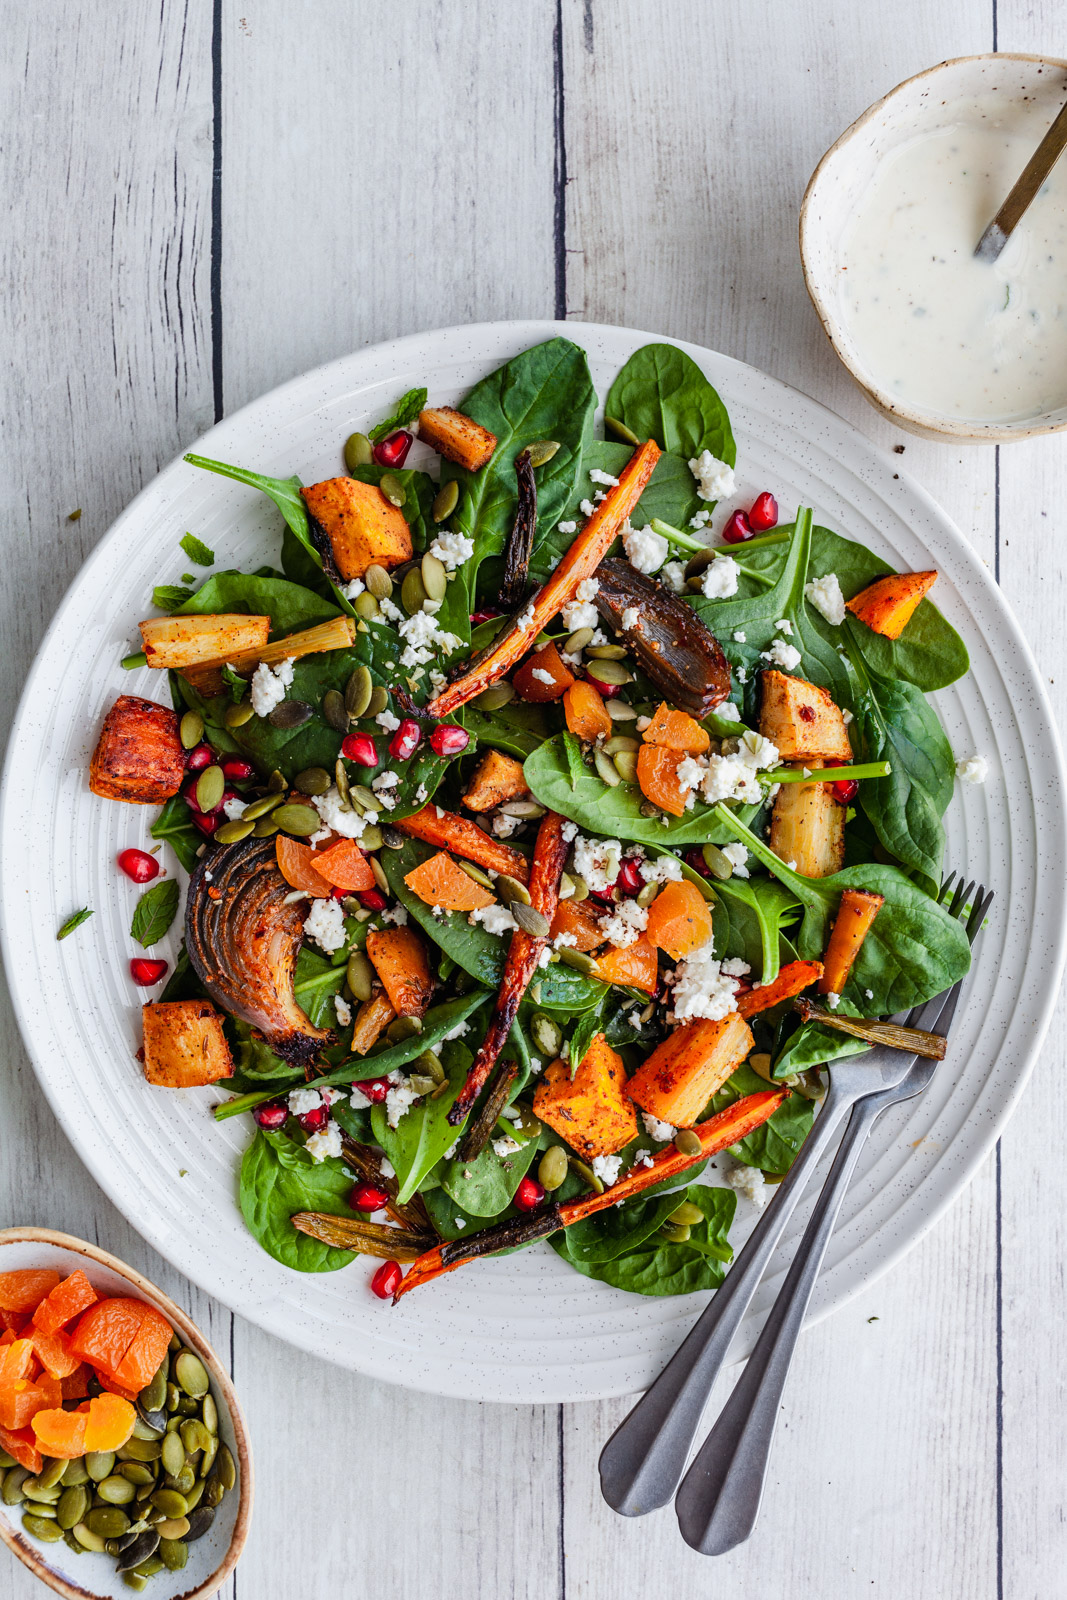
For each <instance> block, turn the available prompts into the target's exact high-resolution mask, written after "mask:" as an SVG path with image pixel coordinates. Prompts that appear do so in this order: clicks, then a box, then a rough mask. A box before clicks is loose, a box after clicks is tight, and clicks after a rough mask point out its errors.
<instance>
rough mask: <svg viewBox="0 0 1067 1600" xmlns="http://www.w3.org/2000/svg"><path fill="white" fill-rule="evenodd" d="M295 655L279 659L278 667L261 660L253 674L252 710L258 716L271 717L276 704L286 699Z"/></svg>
mask: <svg viewBox="0 0 1067 1600" xmlns="http://www.w3.org/2000/svg"><path fill="white" fill-rule="evenodd" d="M295 659H296V658H295V657H294V656H290V657H288V659H287V660H285V661H279V663H278V665H277V666H276V667H270V666H268V664H267V662H266V661H261V662H260V663H259V666H258V667H257V668H256V670H255V672H253V674H252V710H253V711H254V712H255V714H256V716H257V717H269V716H270V714H271V712H272V711H273V710H274V708H275V706H280V705H281V703H282V701H283V700H284V699H285V691H286V689H288V688H289V687H290V685H291V684H292V681H293V662H294V660H295Z"/></svg>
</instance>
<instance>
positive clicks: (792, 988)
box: [737, 961, 822, 1017]
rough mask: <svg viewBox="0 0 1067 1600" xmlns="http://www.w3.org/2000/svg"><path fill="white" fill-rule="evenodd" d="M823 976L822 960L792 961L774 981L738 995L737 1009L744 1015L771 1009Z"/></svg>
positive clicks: (752, 1014) (747, 1015) (750, 1015)
mask: <svg viewBox="0 0 1067 1600" xmlns="http://www.w3.org/2000/svg"><path fill="white" fill-rule="evenodd" d="M821 976H822V962H821V961H790V962H789V963H788V964H787V965H786V966H784V967H783V968H782V969H781V971H780V972H779V974H778V976H777V978H775V980H774V982H773V983H765V984H763V985H762V986H761V987H760V988H758V989H746V991H745V993H744V994H739V995H738V997H737V1009H738V1011H739V1012H740V1013H741V1015H742V1016H743V1017H754V1016H755V1015H756V1012H757V1011H769V1010H770V1008H771V1006H776V1005H778V1004H779V1002H780V1001H782V1000H791V999H792V998H793V996H794V995H795V994H799V993H800V991H801V989H806V988H807V987H808V985H809V984H812V983H814V982H815V981H816V980H817V979H818V978H820V977H821Z"/></svg>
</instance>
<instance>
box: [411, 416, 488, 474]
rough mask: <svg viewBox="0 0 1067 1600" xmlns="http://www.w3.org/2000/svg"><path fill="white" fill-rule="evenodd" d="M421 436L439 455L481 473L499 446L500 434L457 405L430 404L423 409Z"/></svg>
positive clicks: (468, 469) (420, 425)
mask: <svg viewBox="0 0 1067 1600" xmlns="http://www.w3.org/2000/svg"><path fill="white" fill-rule="evenodd" d="M419 438H420V439H421V440H422V442H423V444H428V445H429V447H430V449H431V450H436V451H437V454H438V455H439V456H444V457H445V458H446V460H448V461H455V462H456V463H457V464H458V465H459V466H461V467H466V469H467V471H468V472H478V471H479V470H480V468H482V467H484V466H485V465H486V463H487V462H488V460H489V458H490V457H491V456H492V454H493V451H494V450H495V449H496V434H495V433H490V432H489V429H488V428H483V427H482V426H481V424H480V423H477V422H475V421H474V419H473V418H472V417H465V416H464V415H463V412H462V411H457V410H455V408H454V407H453V406H436V407H432V406H431V407H430V408H429V409H428V410H426V411H420V412H419Z"/></svg>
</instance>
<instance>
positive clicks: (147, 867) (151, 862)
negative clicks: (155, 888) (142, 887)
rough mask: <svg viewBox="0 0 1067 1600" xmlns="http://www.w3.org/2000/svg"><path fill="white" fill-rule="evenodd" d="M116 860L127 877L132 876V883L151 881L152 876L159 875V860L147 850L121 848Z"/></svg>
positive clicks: (156, 876)
mask: <svg viewBox="0 0 1067 1600" xmlns="http://www.w3.org/2000/svg"><path fill="white" fill-rule="evenodd" d="M118 862H119V866H120V867H121V868H122V870H123V872H124V873H125V874H126V876H127V878H132V879H133V881H134V883H151V882H152V879H153V878H158V877H159V862H158V861H157V860H156V858H155V856H150V855H149V854H148V851H147V850H134V849H130V850H121V851H120V852H119V857H118Z"/></svg>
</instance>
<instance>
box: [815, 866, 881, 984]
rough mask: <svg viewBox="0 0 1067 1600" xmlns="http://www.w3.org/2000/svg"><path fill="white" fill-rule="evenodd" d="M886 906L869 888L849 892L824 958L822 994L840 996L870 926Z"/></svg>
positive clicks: (845, 895) (821, 981)
mask: <svg viewBox="0 0 1067 1600" xmlns="http://www.w3.org/2000/svg"><path fill="white" fill-rule="evenodd" d="M884 905H885V896H884V895H881V894H871V893H870V892H869V891H868V890H866V889H846V890H845V891H844V893H843V894H842V896H841V904H840V905H839V906H838V908H837V916H836V917H835V918H834V925H833V928H832V930H831V932H830V938H829V941H828V943H827V946H826V950H825V953H824V955H823V958H822V959H823V973H822V977H821V978H820V979H819V993H820V994H840V993H841V991H842V989H843V988H844V987H845V984H846V983H847V982H848V975H849V973H850V972H851V971H852V968H853V965H854V963H855V960H856V957H857V956H858V955H859V953H860V946H861V945H862V943H863V941H864V939H866V937H867V935H868V933H869V932H870V928H871V923H872V922H873V921H874V919H875V917H876V916H877V915H878V913H879V911H881V909H882V907H883V906H884Z"/></svg>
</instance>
